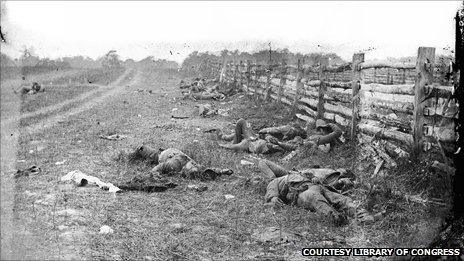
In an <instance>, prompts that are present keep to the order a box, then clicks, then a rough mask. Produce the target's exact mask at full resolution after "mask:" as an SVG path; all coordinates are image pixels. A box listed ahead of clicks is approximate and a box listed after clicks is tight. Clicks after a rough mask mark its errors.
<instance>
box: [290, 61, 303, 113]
mask: <svg viewBox="0 0 464 261" xmlns="http://www.w3.org/2000/svg"><path fill="white" fill-rule="evenodd" d="M302 76H303V75H302V72H301V60H300V59H298V66H297V74H296V90H295V97H294V99H293V104H292V115H295V112H296V109H297V105H298V101H299V100H300V89H301V84H302V83H301V78H302Z"/></svg>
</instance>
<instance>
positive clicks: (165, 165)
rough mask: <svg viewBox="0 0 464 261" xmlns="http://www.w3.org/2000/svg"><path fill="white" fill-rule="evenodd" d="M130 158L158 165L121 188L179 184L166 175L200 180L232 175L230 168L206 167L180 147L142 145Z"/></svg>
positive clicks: (155, 188) (146, 188)
mask: <svg viewBox="0 0 464 261" xmlns="http://www.w3.org/2000/svg"><path fill="white" fill-rule="evenodd" d="M130 160H131V161H135V160H144V161H147V162H148V163H150V164H153V165H156V166H155V167H154V168H153V169H152V170H151V173H150V175H147V176H144V177H141V176H137V177H135V178H133V179H132V180H131V181H129V182H126V184H123V185H118V187H119V188H120V189H121V190H140V191H146V192H160V191H164V190H166V189H168V188H172V187H175V186H177V185H176V184H174V183H173V182H171V181H170V180H169V179H166V177H169V176H173V175H177V174H180V176H181V177H184V178H189V179H200V180H214V179H216V178H217V177H219V176H221V175H231V174H233V171H232V170H230V169H219V168H206V167H204V166H202V165H200V164H198V163H197V162H195V161H194V160H193V159H192V158H190V157H189V156H187V155H186V154H185V153H183V152H182V151H180V150H178V149H174V148H169V149H165V150H164V149H159V150H155V149H153V148H150V147H148V146H141V147H140V148H138V149H137V150H136V151H134V152H133V153H132V154H131V155H130Z"/></svg>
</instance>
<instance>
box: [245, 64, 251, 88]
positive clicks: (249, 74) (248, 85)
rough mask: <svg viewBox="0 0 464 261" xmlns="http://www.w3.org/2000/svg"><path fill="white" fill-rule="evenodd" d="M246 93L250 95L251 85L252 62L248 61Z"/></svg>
mask: <svg viewBox="0 0 464 261" xmlns="http://www.w3.org/2000/svg"><path fill="white" fill-rule="evenodd" d="M245 76H246V78H245V79H246V92H247V93H248V94H250V93H249V92H250V83H251V61H250V60H247V62H246V74H245Z"/></svg>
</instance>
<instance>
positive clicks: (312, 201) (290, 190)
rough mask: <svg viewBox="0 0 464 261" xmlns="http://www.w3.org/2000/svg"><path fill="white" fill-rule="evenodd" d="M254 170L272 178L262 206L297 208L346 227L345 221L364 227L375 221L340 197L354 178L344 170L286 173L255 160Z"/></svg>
mask: <svg viewBox="0 0 464 261" xmlns="http://www.w3.org/2000/svg"><path fill="white" fill-rule="evenodd" d="M258 167H259V169H260V170H261V171H262V172H263V173H264V174H265V175H266V176H267V177H270V178H273V180H272V181H271V182H270V183H269V184H268V186H267V191H266V195H265V202H266V203H271V204H272V205H274V206H278V205H282V204H290V205H297V206H300V207H303V208H305V209H308V210H311V211H314V212H316V213H320V214H322V215H324V216H327V217H330V218H332V219H333V221H334V222H335V223H336V224H344V223H346V222H347V217H352V218H353V217H356V218H357V219H358V221H361V222H365V223H367V222H373V221H374V220H375V218H374V216H372V215H370V214H369V213H368V212H367V211H366V210H365V209H362V208H357V207H356V205H355V204H354V203H353V201H352V199H351V198H350V197H348V196H345V195H342V194H341V193H342V192H345V191H347V190H348V189H350V188H352V187H353V180H354V175H353V174H352V173H351V172H350V171H347V170H346V169H321V168H311V169H305V170H301V171H297V170H287V169H285V168H283V167H281V166H279V165H277V164H275V163H273V162H271V161H269V160H265V159H259V161H258ZM379 217H380V216H377V218H379Z"/></svg>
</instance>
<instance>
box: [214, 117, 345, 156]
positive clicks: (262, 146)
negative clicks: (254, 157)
mask: <svg viewBox="0 0 464 261" xmlns="http://www.w3.org/2000/svg"><path fill="white" fill-rule="evenodd" d="M316 132H317V134H315V135H312V136H310V137H309V138H307V139H305V138H306V136H307V134H306V131H305V130H304V129H303V128H302V127H301V126H299V125H297V124H292V125H284V126H279V127H270V128H264V129H261V130H260V131H259V136H258V137H257V136H256V135H254V134H253V133H252V131H251V125H250V123H249V122H247V121H246V120H244V119H240V120H239V121H238V122H237V124H236V125H235V133H233V134H229V135H225V134H221V133H219V138H220V139H222V140H225V141H232V144H219V146H221V147H223V148H227V149H231V150H235V151H246V152H251V153H256V154H266V153H274V152H278V151H293V150H296V149H297V148H299V147H301V146H309V147H318V148H320V149H321V150H323V151H326V152H328V151H329V150H330V149H331V148H332V147H333V146H334V145H335V143H336V140H337V139H338V138H339V137H340V136H341V135H342V131H341V129H340V128H339V127H338V126H337V125H336V124H332V123H329V124H327V123H325V122H324V121H323V120H317V121H316ZM279 139H280V140H279Z"/></svg>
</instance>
